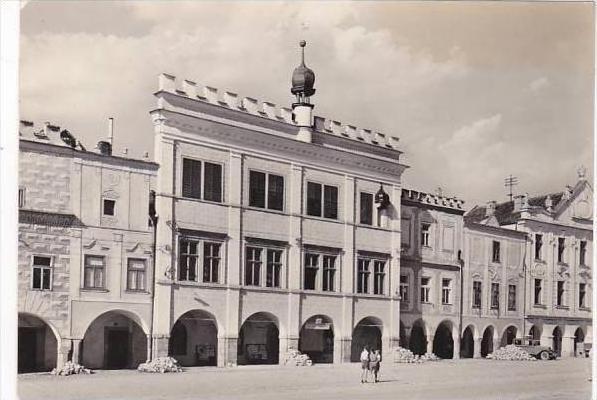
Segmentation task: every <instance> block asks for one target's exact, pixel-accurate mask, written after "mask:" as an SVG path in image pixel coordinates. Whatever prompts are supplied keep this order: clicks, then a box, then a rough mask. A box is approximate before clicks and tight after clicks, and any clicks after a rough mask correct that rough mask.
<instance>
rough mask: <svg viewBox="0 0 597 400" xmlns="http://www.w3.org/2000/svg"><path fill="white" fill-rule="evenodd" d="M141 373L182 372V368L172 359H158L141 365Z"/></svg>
mask: <svg viewBox="0 0 597 400" xmlns="http://www.w3.org/2000/svg"><path fill="white" fill-rule="evenodd" d="M137 371H139V372H159V373H161V374H163V373H165V372H182V368H181V367H180V365H178V361H176V359H175V358H172V357H158V358H156V359H153V360H151V361H149V362H145V363H142V364H139V366H138V367H137Z"/></svg>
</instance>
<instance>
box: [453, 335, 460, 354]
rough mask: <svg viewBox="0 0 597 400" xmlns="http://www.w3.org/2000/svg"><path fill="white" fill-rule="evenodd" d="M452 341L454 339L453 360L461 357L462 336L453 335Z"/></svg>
mask: <svg viewBox="0 0 597 400" xmlns="http://www.w3.org/2000/svg"><path fill="white" fill-rule="evenodd" d="M452 341H454V355H453V356H452V359H453V360H459V359H460V338H459V337H458V335H452Z"/></svg>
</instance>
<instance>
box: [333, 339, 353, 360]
mask: <svg viewBox="0 0 597 400" xmlns="http://www.w3.org/2000/svg"><path fill="white" fill-rule="evenodd" d="M334 345H335V343H334ZM339 345H340V346H341V351H340V355H341V357H342V358H341V359H340V362H343V363H349V362H350V355H351V353H352V337H350V336H345V337H343V338H341V339H340V344H339ZM335 351H336V347H334V352H335ZM335 359H336V356H335V355H334V362H335Z"/></svg>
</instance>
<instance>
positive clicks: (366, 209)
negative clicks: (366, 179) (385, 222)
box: [360, 192, 373, 225]
mask: <svg viewBox="0 0 597 400" xmlns="http://www.w3.org/2000/svg"><path fill="white" fill-rule="evenodd" d="M360 206H361V207H360V208H361V219H360V220H361V224H364V225H373V195H372V194H371V193H365V192H361V203H360Z"/></svg>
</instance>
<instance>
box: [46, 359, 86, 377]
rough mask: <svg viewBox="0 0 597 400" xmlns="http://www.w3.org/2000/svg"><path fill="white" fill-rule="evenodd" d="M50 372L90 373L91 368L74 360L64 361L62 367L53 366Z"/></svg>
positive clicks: (66, 374)
mask: <svg viewBox="0 0 597 400" xmlns="http://www.w3.org/2000/svg"><path fill="white" fill-rule="evenodd" d="M50 373H51V374H52V375H62V376H68V375H76V374H90V373H91V370H90V369H88V368H85V367H84V366H82V365H80V364H77V363H75V362H72V361H67V362H66V363H64V365H63V366H62V368H60V369H58V368H54V369H53V370H52V372H50Z"/></svg>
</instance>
